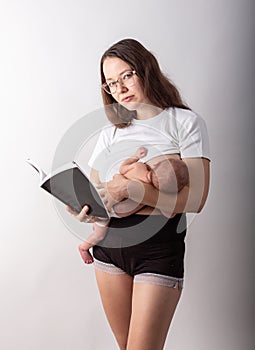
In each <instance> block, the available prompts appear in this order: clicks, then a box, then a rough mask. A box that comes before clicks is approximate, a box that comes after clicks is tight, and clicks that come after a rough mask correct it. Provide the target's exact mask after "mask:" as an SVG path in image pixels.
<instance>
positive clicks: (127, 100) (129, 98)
mask: <svg viewBox="0 0 255 350" xmlns="http://www.w3.org/2000/svg"><path fill="white" fill-rule="evenodd" d="M133 97H134V96H127V97H124V98H123V99H122V100H121V102H130V101H131V100H132V99H133Z"/></svg>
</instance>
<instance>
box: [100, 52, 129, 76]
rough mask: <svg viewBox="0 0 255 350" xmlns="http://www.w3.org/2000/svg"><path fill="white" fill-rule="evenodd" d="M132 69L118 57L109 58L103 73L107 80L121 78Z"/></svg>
mask: <svg viewBox="0 0 255 350" xmlns="http://www.w3.org/2000/svg"><path fill="white" fill-rule="evenodd" d="M130 69H131V67H130V65H129V64H128V63H127V62H125V61H123V60H122V59H120V58H118V57H107V58H106V59H105V60H104V63H103V72H104V75H105V77H106V78H107V79H111V78H114V77H116V76H119V75H121V74H122V73H124V72H125V71H126V70H130Z"/></svg>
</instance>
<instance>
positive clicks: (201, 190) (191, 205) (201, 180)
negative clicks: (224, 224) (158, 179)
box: [128, 160, 209, 215]
mask: <svg viewBox="0 0 255 350" xmlns="http://www.w3.org/2000/svg"><path fill="white" fill-rule="evenodd" d="M190 163H191V165H192V164H195V165H196V166H195V167H192V166H191V165H190V164H189V174H190V183H189V186H185V187H184V188H183V189H182V190H181V191H180V192H178V193H175V194H169V193H163V192H159V191H158V190H157V189H156V188H155V187H153V186H152V185H150V184H145V183H142V182H140V181H136V180H130V181H129V183H128V194H129V198H130V199H132V200H134V201H136V202H138V203H142V204H144V205H147V206H150V207H153V208H157V209H159V210H160V211H164V212H166V213H169V215H171V214H172V213H199V212H200V211H201V210H202V208H203V206H204V204H205V201H206V198H207V195H208V190H209V163H208V161H206V160H202V161H201V160H200V161H195V160H192V161H190ZM198 164H199V165H198Z"/></svg>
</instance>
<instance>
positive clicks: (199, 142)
mask: <svg viewBox="0 0 255 350" xmlns="http://www.w3.org/2000/svg"><path fill="white" fill-rule="evenodd" d="M140 146H144V147H146V148H147V150H148V153H147V155H146V157H144V158H142V159H141V161H143V162H147V161H148V160H150V159H151V158H154V157H156V156H159V155H161V154H175V153H178V154H179V155H180V157H181V158H194V157H198V158H199V157H204V158H208V159H210V152H209V140H208V134H207V128H206V124H205V122H204V120H203V119H202V118H201V117H200V116H199V115H197V114H196V113H194V112H192V111H190V110H185V109H181V108H169V109H167V110H164V111H163V112H161V113H160V114H158V115H157V116H155V117H153V118H149V119H146V120H137V119H133V120H132V125H130V126H129V127H127V128H123V129H117V128H116V127H115V126H114V125H112V124H110V125H107V126H105V127H104V128H103V129H102V131H101V133H100V135H99V138H98V141H97V144H96V147H95V149H94V151H93V153H92V155H91V158H90V160H89V163H88V164H89V166H90V167H91V168H94V169H96V170H98V171H99V174H100V179H101V180H102V181H108V180H110V179H111V178H112V177H113V175H114V174H117V173H119V167H120V164H121V163H122V162H123V161H124V160H125V159H127V158H128V157H131V156H133V155H134V154H135V152H136V150H137V149H138V148H139V147H140Z"/></svg>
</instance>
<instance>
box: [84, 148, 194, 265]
mask: <svg viewBox="0 0 255 350" xmlns="http://www.w3.org/2000/svg"><path fill="white" fill-rule="evenodd" d="M146 155H147V149H146V148H145V147H139V148H138V150H137V152H136V154H135V155H134V156H133V157H130V158H128V159H126V160H125V161H124V162H123V163H122V164H121V166H120V170H119V171H120V174H121V175H123V176H125V177H126V178H128V179H131V180H138V181H142V182H144V183H148V184H152V185H153V186H154V187H155V188H157V189H158V190H160V191H162V192H166V193H178V192H179V191H180V190H181V189H182V188H183V187H184V186H186V185H188V182H189V175H188V169H187V166H186V164H185V163H184V162H183V161H182V160H180V159H176V158H166V156H160V157H157V160H156V162H155V163H153V165H152V166H149V165H148V164H146V163H142V162H138V160H140V159H141V158H143V157H145V156H146ZM143 206H144V205H143V204H138V203H136V202H134V201H132V200H131V199H126V200H124V201H122V202H120V203H117V204H115V205H114V208H113V209H114V212H115V213H116V214H117V216H118V217H123V216H128V215H130V214H133V213H135V212H137V211H139V210H140V209H141V208H142V207H143ZM162 214H163V215H165V216H167V217H169V214H167V213H165V212H162ZM172 216H174V214H173V215H172ZM108 222H109V220H98V221H96V222H95V223H94V224H93V232H92V234H91V235H90V236H89V237H88V238H87V240H85V241H84V242H83V243H82V244H80V245H79V251H80V254H81V257H82V259H83V261H84V262H85V263H86V264H91V263H92V262H93V257H92V255H91V254H90V252H89V249H90V248H91V247H93V246H94V245H96V244H97V243H98V242H100V241H101V240H102V239H103V238H104V237H105V235H106V232H107V226H108Z"/></svg>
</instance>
